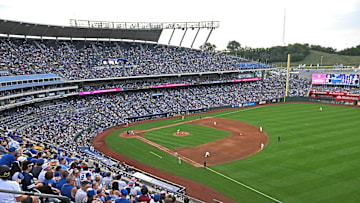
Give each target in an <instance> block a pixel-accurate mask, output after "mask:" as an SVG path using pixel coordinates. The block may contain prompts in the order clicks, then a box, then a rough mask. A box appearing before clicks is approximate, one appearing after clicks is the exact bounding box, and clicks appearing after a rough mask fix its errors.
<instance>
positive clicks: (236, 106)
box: [231, 104, 242, 108]
mask: <svg viewBox="0 0 360 203" xmlns="http://www.w3.org/2000/svg"><path fill="white" fill-rule="evenodd" d="M231 107H232V108H238V107H242V104H233V105H231Z"/></svg>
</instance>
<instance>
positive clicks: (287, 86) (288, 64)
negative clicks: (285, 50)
mask: <svg viewBox="0 0 360 203" xmlns="http://www.w3.org/2000/svg"><path fill="white" fill-rule="evenodd" d="M290 57H291V54H288V60H287V71H286V89H285V97H284V103H285V102H286V97H287V96H288V88H289V69H290Z"/></svg>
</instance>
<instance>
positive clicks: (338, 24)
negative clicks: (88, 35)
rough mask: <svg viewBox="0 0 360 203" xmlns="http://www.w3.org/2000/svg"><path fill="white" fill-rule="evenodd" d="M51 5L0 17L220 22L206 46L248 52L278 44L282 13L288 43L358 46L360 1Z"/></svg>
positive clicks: (21, 3)
mask: <svg viewBox="0 0 360 203" xmlns="http://www.w3.org/2000/svg"><path fill="white" fill-rule="evenodd" d="M55 2H56V3H55V4H54V1H47V0H37V1H26V0H17V1H12V0H0V18H3V19H10V20H18V21H25V22H36V23H42V24H58V25H69V19H71V18H75V19H89V20H103V21H116V22H139V21H140V22H141V21H143V22H181V21H182V22H184V21H188V22H189V21H209V20H218V21H220V28H219V29H217V30H215V31H214V32H213V34H212V36H211V37H210V40H209V42H211V43H214V44H216V45H217V47H218V48H219V49H225V48H226V45H227V43H228V41H231V40H237V41H239V42H240V43H241V44H242V45H247V46H252V47H269V46H274V45H281V44H282V33H283V30H282V27H283V13H284V8H286V11H287V14H286V39H285V41H286V42H287V43H297V42H299V43H310V44H320V45H323V46H333V47H335V48H338V49H342V48H345V47H349V46H355V45H356V44H360V42H359V40H360V39H359V38H360V37H359V36H360V33H359V28H360V0H342V1H326V0H301V1H300V0H292V1H285V0H273V1H266V0H253V1H241V0H237V1H235V0H228V1H222V2H221V1H215V0H208V1H205V0H196V1H194V0H183V1H166V0H153V1H146V0H134V1H110V0H103V1H100V2H99V1H70V0H63V1H55ZM167 33H168V32H166V31H165V32H164V34H165V35H164V36H163V37H162V38H161V42H162V43H167V42H168V37H166V36H167V35H168V34H167ZM200 33H201V34H200V36H198V39H197V41H196V47H198V46H200V45H201V44H202V42H204V41H205V39H206V37H207V31H206V30H202V31H201V32H200ZM177 35H179V36H177V37H175V38H174V39H173V40H172V41H173V42H174V43H173V44H175V45H179V41H180V40H181V37H182V34H181V32H180V31H179V33H178V34H177ZM194 35H195V34H194V33H191V32H189V33H187V35H186V38H185V40H184V43H183V45H184V46H190V45H191V42H192V38H193V36H194ZM187 38H189V39H187ZM350 40H351V41H350ZM351 43H353V44H351ZM354 43H355V44H354Z"/></svg>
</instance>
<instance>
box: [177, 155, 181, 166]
mask: <svg viewBox="0 0 360 203" xmlns="http://www.w3.org/2000/svg"><path fill="white" fill-rule="evenodd" d="M178 160H179V164H181V157H180V156H178Z"/></svg>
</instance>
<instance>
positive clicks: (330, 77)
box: [312, 74, 359, 85]
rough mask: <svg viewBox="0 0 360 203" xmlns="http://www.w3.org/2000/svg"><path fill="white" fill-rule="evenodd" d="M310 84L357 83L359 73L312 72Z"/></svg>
mask: <svg viewBox="0 0 360 203" xmlns="http://www.w3.org/2000/svg"><path fill="white" fill-rule="evenodd" d="M312 84H324V85H325V84H326V85H359V74H313V75H312Z"/></svg>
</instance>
